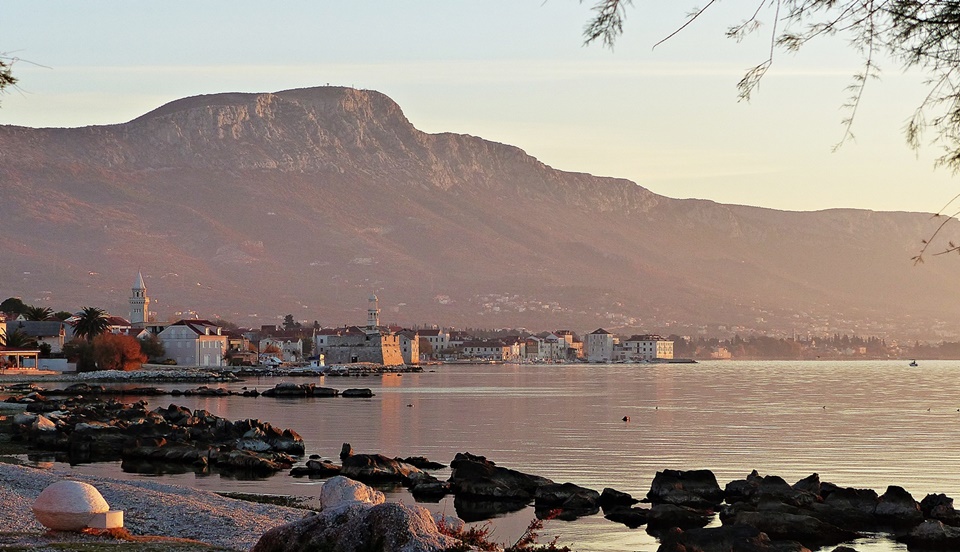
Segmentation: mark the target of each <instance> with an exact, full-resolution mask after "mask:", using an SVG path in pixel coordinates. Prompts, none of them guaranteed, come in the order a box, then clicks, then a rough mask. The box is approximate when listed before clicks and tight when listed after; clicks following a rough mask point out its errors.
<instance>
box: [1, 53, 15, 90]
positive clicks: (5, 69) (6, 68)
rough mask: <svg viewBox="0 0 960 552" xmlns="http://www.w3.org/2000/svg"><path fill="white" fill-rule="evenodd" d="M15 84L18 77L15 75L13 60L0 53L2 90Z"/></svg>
mask: <svg viewBox="0 0 960 552" xmlns="http://www.w3.org/2000/svg"><path fill="white" fill-rule="evenodd" d="M15 84H17V78H16V77H14V76H13V60H10V61H7V58H5V57H4V56H3V55H2V54H0V92H2V91H3V89H4V88H6V87H8V86H13V85H15Z"/></svg>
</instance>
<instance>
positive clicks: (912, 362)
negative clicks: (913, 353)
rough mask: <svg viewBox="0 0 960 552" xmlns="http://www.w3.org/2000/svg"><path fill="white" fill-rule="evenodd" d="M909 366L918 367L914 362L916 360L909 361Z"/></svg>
mask: <svg viewBox="0 0 960 552" xmlns="http://www.w3.org/2000/svg"><path fill="white" fill-rule="evenodd" d="M910 366H920V365H919V364H917V361H916V360H911V361H910Z"/></svg>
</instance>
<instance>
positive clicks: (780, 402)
mask: <svg viewBox="0 0 960 552" xmlns="http://www.w3.org/2000/svg"><path fill="white" fill-rule="evenodd" d="M434 370H435V371H434ZM290 380H291V381H300V382H303V381H315V380H307V379H304V378H290ZM278 381H281V380H280V379H276V378H269V379H267V378H265V379H261V380H247V381H245V382H243V383H238V384H230V385H228V386H227V387H229V388H232V389H240V388H241V387H257V388H259V389H261V390H262V389H266V388H268V387H272V386H273V385H274V384H275V383H277V382H278ZM319 383H320V384H322V385H324V386H327V387H335V388H338V389H341V390H342V389H346V388H348V387H369V388H372V389H373V390H374V392H375V393H376V396H375V397H374V398H372V399H344V398H316V399H293V400H277V399H269V398H262V397H261V398H258V399H251V398H244V397H225V398H200V397H176V398H173V397H161V398H155V399H153V400H151V405H150V406H151V407H155V406H166V405H167V404H169V403H171V402H173V403H176V404H180V405H183V406H186V407H188V408H191V409H195V408H203V409H207V410H209V411H210V412H212V413H214V414H216V415H219V416H223V417H226V418H229V419H243V418H260V419H262V420H265V421H268V422H270V423H272V424H274V425H276V426H280V427H284V428H286V427H289V428H292V429H294V430H296V431H297V432H298V433H299V434H300V435H301V436H302V437H303V439H304V442H305V443H306V447H307V454H320V455H322V456H324V457H327V458H332V459H336V457H337V455H338V454H339V451H340V446H341V444H342V443H351V444H352V445H353V448H354V450H355V451H357V452H361V453H383V454H386V455H388V456H412V455H418V456H426V457H428V458H430V459H432V460H436V461H439V462H444V463H447V462H449V461H450V460H451V459H452V458H453V456H454V454H456V453H457V452H463V451H469V452H471V453H474V454H482V455H485V456H486V457H487V458H488V459H490V460H493V461H495V462H496V463H497V464H499V465H502V466H505V467H509V468H514V469H518V470H521V471H525V472H528V473H533V474H537V475H542V476H545V477H549V478H551V479H553V480H554V481H557V482H566V481H570V482H573V483H576V484H579V485H582V486H585V487H590V488H594V489H597V490H598V491H599V490H601V489H602V488H603V487H613V488H616V489H618V490H621V491H626V492H629V493H632V494H633V495H634V496H635V497H638V498H640V497H642V496H643V495H645V494H646V492H647V490H648V489H649V487H650V482H651V481H652V480H653V476H654V474H655V473H656V472H657V471H658V470H662V469H665V468H674V469H694V468H709V469H711V470H713V472H714V473H715V474H716V475H717V479H718V480H719V481H720V484H721V486H722V485H724V484H725V483H726V482H728V481H730V480H733V479H740V478H743V477H745V476H746V475H747V474H748V473H749V472H750V470H753V469H756V470H758V471H759V472H760V473H761V474H776V475H780V476H782V477H784V478H785V479H787V480H788V481H790V482H793V481H796V480H798V479H800V478H802V477H805V476H807V475H809V474H811V473H813V472H816V473H819V474H820V477H821V479H822V480H824V481H830V482H833V483H836V484H838V485H842V486H853V487H861V488H873V489H875V490H877V492H879V493H882V492H883V491H884V490H885V489H886V486H887V485H891V484H895V485H901V486H903V487H905V488H906V489H907V490H908V491H910V492H911V493H912V494H913V495H914V498H916V499H917V500H920V499H921V498H923V497H924V496H925V495H926V494H927V493H935V492H942V493H946V494H947V495H949V496H952V497H955V498H958V499H960V462H958V459H960V362H946V361H944V362H932V361H929V362H922V363H921V365H920V366H919V367H915V368H911V367H909V366H907V362H887V361H883V362H876V361H863V362H826V361H825V362H738V361H726V362H702V363H699V364H655V365H623V364H621V365H550V366H546V365H523V366H520V365H452V366H438V367H431V368H430V369H429V370H428V371H427V372H424V373H421V374H404V375H402V376H400V375H385V376H382V377H367V378H338V377H327V378H324V379H322V380H321V381H320V382H319ZM165 387H167V388H179V389H187V388H189V387H190V386H188V385H186V384H175V385H167V386H165ZM624 416H629V417H630V421H629V422H624V421H622V418H623V417H624ZM73 469H75V470H77V471H80V472H84V473H96V474H100V475H109V476H112V477H128V478H139V477H157V478H159V479H161V480H166V481H169V482H171V483H175V484H180V485H189V486H193V487H198V488H203V489H209V490H226V491H243V492H261V493H275V494H291V495H298V496H314V495H316V494H317V491H318V487H319V485H321V484H322V483H323V482H322V480H309V479H299V478H293V477H290V476H288V475H286V474H285V473H281V474H278V475H276V476H273V477H270V478H268V479H265V480H255V481H246V480H237V479H230V478H224V477H220V476H196V475H194V474H193V473H187V474H178V475H163V476H144V475H137V474H123V473H122V472H121V471H120V469H119V464H116V463H112V464H98V465H83V466H75V467H74V468H73ZM448 473H449V471H448V470H447V471H443V472H440V473H439V474H438V476H439V477H442V478H445V477H446V476H447V475H448ZM388 496H389V497H390V499H392V500H404V501H406V502H413V499H412V497H411V496H410V495H409V494H407V493H405V492H404V491H402V490H395V491H391V492H389V493H388ZM426 506H428V507H430V508H431V509H432V510H435V511H445V512H447V513H454V507H453V502H452V500H451V499H449V498H448V499H445V500H444V501H442V502H441V503H440V504H433V505H426ZM532 518H533V511H532V509H529V508H528V509H526V510H523V511H521V512H518V513H514V514H510V515H508V516H505V517H503V518H498V519H496V520H494V521H493V522H492V523H493V527H494V532H495V536H496V537H498V539H499V540H501V541H512V540H514V539H516V537H517V536H519V534H520V532H522V529H523V527H524V526H525V525H526V523H527V522H528V521H529V520H530V519H532ZM544 535H546V536H550V537H552V536H554V535H559V536H560V541H561V542H562V543H563V544H568V545H571V546H572V547H574V548H575V549H577V550H580V551H582V552H589V551H608V550H638V551H649V552H652V551H654V550H656V548H657V543H656V541H655V540H654V539H653V538H652V537H650V536H649V535H647V534H646V533H645V531H644V529H643V528H640V529H635V530H631V529H627V528H626V527H624V526H623V525H619V524H616V523H613V522H610V521H607V520H605V519H603V517H602V516H600V515H597V516H592V517H588V518H581V519H580V520H577V521H575V522H562V521H550V522H548V523H547V526H546V529H545V531H544ZM856 547H857V548H858V549H859V550H862V551H877V552H879V551H891V550H906V548H905V547H901V546H900V545H897V544H894V543H891V542H887V541H884V540H881V539H872V540H870V539H868V540H866V541H862V542H858V543H857V544H856Z"/></svg>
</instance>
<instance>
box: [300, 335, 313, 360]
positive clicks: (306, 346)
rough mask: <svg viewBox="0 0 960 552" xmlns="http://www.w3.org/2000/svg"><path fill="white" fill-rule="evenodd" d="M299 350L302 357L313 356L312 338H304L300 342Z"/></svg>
mask: <svg viewBox="0 0 960 552" xmlns="http://www.w3.org/2000/svg"><path fill="white" fill-rule="evenodd" d="M300 348H301V349H302V350H303V356H304V357H308V356H310V355H311V354H313V338H311V337H304V338H303V339H301V340H300Z"/></svg>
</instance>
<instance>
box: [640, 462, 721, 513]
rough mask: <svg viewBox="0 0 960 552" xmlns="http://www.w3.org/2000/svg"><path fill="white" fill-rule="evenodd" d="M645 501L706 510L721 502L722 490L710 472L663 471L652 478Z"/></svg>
mask: <svg viewBox="0 0 960 552" xmlns="http://www.w3.org/2000/svg"><path fill="white" fill-rule="evenodd" d="M647 499H648V500H650V502H653V503H665V504H676V505H680V506H690V507H692V508H708V507H711V506H719V505H720V503H721V502H723V489H721V488H720V485H719V484H718V483H717V478H716V476H714V475H713V472H712V471H710V470H689V471H681V470H663V471H659V472H657V474H656V476H654V478H653V483H651V484H650V491H649V492H648V493H647Z"/></svg>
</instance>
